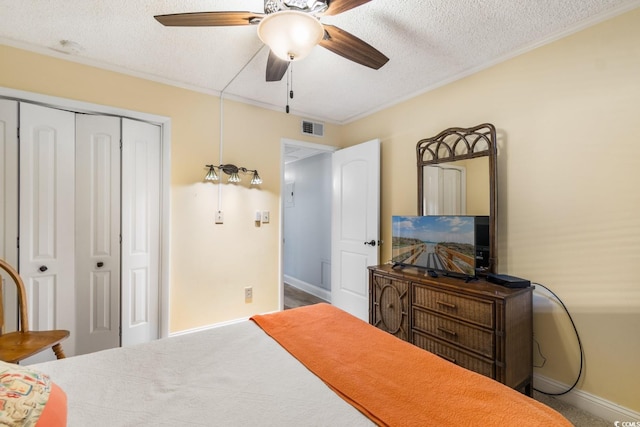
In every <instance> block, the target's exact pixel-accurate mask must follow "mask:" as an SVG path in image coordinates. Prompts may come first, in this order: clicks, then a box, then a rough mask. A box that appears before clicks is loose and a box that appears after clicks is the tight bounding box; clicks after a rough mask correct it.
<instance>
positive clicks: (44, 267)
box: [38, 265, 48, 273]
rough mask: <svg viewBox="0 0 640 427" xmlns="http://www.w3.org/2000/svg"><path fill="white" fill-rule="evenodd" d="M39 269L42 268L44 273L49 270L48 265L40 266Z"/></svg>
mask: <svg viewBox="0 0 640 427" xmlns="http://www.w3.org/2000/svg"><path fill="white" fill-rule="evenodd" d="M38 270H40V271H41V272H42V273H44V272H45V271H47V270H48V268H47V266H46V265H41V266H40V268H38Z"/></svg>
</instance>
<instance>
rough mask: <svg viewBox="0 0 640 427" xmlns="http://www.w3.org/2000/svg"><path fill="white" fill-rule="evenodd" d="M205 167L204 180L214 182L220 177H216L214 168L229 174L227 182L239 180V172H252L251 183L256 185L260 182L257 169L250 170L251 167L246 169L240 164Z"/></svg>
mask: <svg viewBox="0 0 640 427" xmlns="http://www.w3.org/2000/svg"><path fill="white" fill-rule="evenodd" d="M205 166H206V167H208V168H209V170H208V171H207V174H206V175H205V177H204V180H205V181H211V182H216V181H218V180H219V179H220V178H219V177H218V174H217V173H216V169H218V170H220V171H222V172H224V173H225V174H227V175H229V179H228V180H227V182H231V183H234V184H235V183H237V182H240V181H241V180H240V175H239V172H242V173H253V177H252V178H251V182H250V183H251V185H258V184H262V178H260V175H258V171H257V170H252V169H247V168H245V167H242V166H236V165H232V164H228V165H218V166H216V165H205Z"/></svg>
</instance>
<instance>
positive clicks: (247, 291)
mask: <svg viewBox="0 0 640 427" xmlns="http://www.w3.org/2000/svg"><path fill="white" fill-rule="evenodd" d="M252 300H253V287H252V286H247V287H246V288H244V302H251V301H252Z"/></svg>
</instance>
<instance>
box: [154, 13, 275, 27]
mask: <svg viewBox="0 0 640 427" xmlns="http://www.w3.org/2000/svg"><path fill="white" fill-rule="evenodd" d="M263 17H264V14H263V13H254V12H193V13H174V14H171V15H156V16H154V18H156V20H157V21H158V22H160V23H161V24H162V25H165V26H167V27H226V26H233V25H250V24H251V23H252V22H251V21H252V20H254V19H262V18H263Z"/></svg>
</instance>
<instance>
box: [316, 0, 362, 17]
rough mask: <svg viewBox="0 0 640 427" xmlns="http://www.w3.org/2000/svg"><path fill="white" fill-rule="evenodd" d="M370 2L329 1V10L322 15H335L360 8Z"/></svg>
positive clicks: (353, 0)
mask: <svg viewBox="0 0 640 427" xmlns="http://www.w3.org/2000/svg"><path fill="white" fill-rule="evenodd" d="M370 1H371V0H330V1H329V9H327V10H326V12H324V13H323V15H326V16H332V15H337V14H339V13H342V12H346V11H347V10H350V9H353V8H354V7H358V6H361V5H363V4H365V3H369V2H370Z"/></svg>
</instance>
